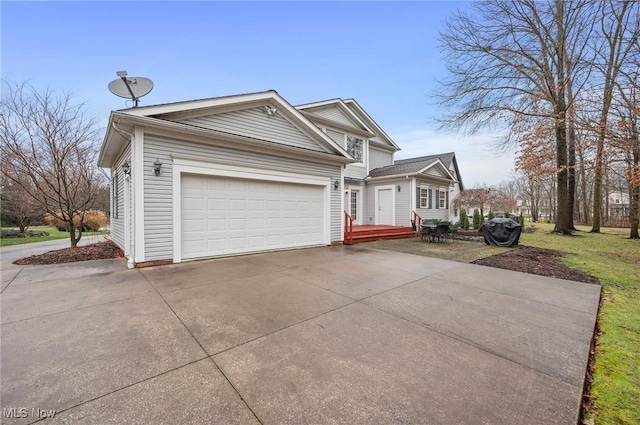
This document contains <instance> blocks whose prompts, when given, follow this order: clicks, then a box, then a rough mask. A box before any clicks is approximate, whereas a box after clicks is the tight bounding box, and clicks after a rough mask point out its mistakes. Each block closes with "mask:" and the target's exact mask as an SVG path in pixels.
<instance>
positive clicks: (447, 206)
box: [445, 191, 449, 209]
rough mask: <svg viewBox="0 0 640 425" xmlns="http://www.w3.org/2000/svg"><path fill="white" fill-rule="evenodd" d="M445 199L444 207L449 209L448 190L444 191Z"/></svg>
mask: <svg viewBox="0 0 640 425" xmlns="http://www.w3.org/2000/svg"><path fill="white" fill-rule="evenodd" d="M445 199H446V201H445V202H446V204H445V205H446V208H447V209H449V191H447V192H446V195H445Z"/></svg>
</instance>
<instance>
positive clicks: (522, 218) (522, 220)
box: [518, 212, 524, 229]
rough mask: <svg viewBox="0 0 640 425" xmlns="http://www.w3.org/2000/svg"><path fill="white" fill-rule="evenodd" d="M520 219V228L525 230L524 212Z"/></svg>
mask: <svg viewBox="0 0 640 425" xmlns="http://www.w3.org/2000/svg"><path fill="white" fill-rule="evenodd" d="M518 219H519V220H520V226H522V228H523V229H524V215H523V214H522V212H520V217H519V218H518Z"/></svg>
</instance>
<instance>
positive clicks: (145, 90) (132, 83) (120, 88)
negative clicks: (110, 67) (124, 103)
mask: <svg viewBox="0 0 640 425" xmlns="http://www.w3.org/2000/svg"><path fill="white" fill-rule="evenodd" d="M116 75H117V76H118V77H120V79H118V80H113V81H112V82H110V83H109V91H110V92H111V93H113V94H115V95H116V96H118V97H124V98H126V99H131V100H133V103H134V107H135V108H137V107H138V103H139V101H140V98H141V97H142V96H145V95H147V94H149V92H150V91H151V90H153V81H151V80H150V79H148V78H144V77H130V78H127V71H118V72H116Z"/></svg>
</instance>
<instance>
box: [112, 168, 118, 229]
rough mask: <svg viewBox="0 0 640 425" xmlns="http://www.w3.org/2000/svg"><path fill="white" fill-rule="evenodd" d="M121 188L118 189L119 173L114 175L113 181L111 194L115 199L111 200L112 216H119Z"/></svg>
mask: <svg viewBox="0 0 640 425" xmlns="http://www.w3.org/2000/svg"><path fill="white" fill-rule="evenodd" d="M119 192H120V190H119V189H118V175H117V174H116V175H115V176H113V181H112V182H111V194H112V195H113V199H112V200H111V217H113V218H118V199H119V198H120V196H119V195H120V194H119Z"/></svg>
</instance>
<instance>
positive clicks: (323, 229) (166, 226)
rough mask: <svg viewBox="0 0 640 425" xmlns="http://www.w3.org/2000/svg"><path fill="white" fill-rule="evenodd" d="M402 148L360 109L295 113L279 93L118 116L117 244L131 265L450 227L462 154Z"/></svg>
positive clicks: (112, 153)
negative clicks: (441, 223)
mask: <svg viewBox="0 0 640 425" xmlns="http://www.w3.org/2000/svg"><path fill="white" fill-rule="evenodd" d="M398 150H399V147H398V146H397V145H396V144H395V143H394V142H393V140H392V139H391V138H390V137H389V136H388V135H387V134H386V133H385V132H384V131H383V130H382V129H381V128H380V127H379V126H378V125H377V124H376V122H375V121H374V120H373V119H372V118H371V117H370V116H369V115H368V114H367V113H366V112H365V111H364V109H362V107H361V106H360V105H359V104H358V103H357V102H356V101H355V100H353V99H347V100H343V99H332V100H326V101H322V102H315V103H309V104H304V105H299V106H297V107H294V106H292V105H291V104H290V103H288V102H287V101H286V100H285V99H284V98H282V97H281V96H280V95H279V94H278V93H277V92H276V91H273V90H270V91H265V92H258V93H249V94H242V95H235V96H225V97H218V98H211V99H201V100H193V101H186V102H177V103H169V104H161V105H153V106H146V107H137V108H130V109H125V110H118V111H113V112H112V113H111V115H110V118H109V126H108V129H107V132H106V134H105V137H104V141H103V145H102V149H101V151H100V156H99V160H98V165H99V166H100V167H103V168H108V169H109V170H110V172H111V176H112V177H111V178H112V182H111V187H112V190H111V211H112V213H111V233H112V239H113V240H114V242H115V243H116V244H118V245H119V246H120V247H121V248H122V249H123V250H124V252H125V255H126V257H127V258H128V259H129V264H130V266H131V267H133V266H134V265H141V264H157V263H168V262H173V263H179V262H182V261H185V260H192V259H198V258H209V257H217V256H227V255H235V254H243V253H249V252H259V251H270V250H279V249H289V248H298V247H307V246H319V245H330V244H338V243H342V241H343V240H344V222H345V219H346V218H345V217H346V215H345V213H344V211H347V212H348V213H349V214H350V217H352V218H353V219H354V221H355V222H356V223H357V224H378V225H390V226H407V225H410V223H411V220H412V218H413V217H414V216H413V214H414V212H416V213H417V214H420V215H421V216H422V217H423V218H427V217H429V218H431V217H433V218H443V219H444V218H450V219H451V218H452V217H454V216H455V214H452V211H450V209H449V203H450V201H451V199H452V198H453V197H455V196H456V194H457V192H458V191H459V190H460V189H461V181H460V178H459V175H460V174H459V171H458V168H457V163H456V161H455V155H454V154H452V153H451V154H444V155H441V156H432V157H423V158H416V159H412V160H408V159H407V160H401V161H395V162H394V154H395V152H397V151H398Z"/></svg>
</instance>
